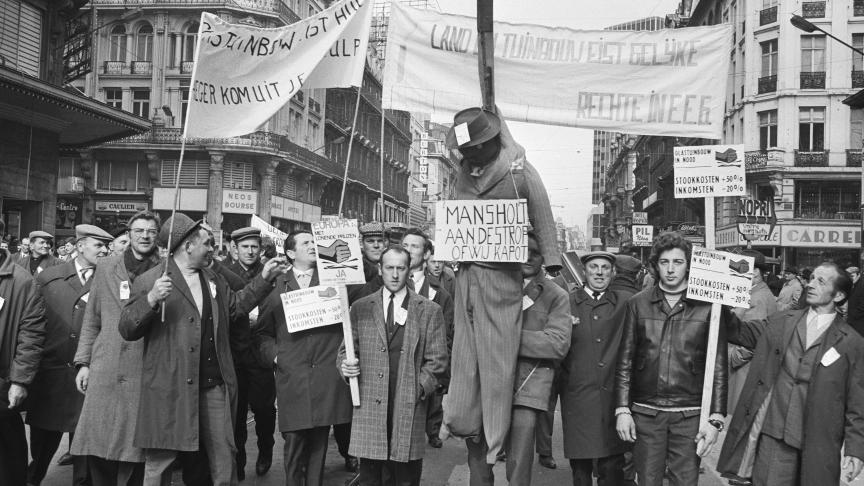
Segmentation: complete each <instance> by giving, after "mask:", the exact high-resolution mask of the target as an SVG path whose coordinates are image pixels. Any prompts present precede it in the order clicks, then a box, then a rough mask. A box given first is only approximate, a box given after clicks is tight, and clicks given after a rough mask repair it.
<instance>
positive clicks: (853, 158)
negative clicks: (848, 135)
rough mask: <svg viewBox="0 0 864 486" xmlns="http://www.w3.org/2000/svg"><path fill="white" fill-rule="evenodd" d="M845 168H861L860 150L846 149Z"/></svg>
mask: <svg viewBox="0 0 864 486" xmlns="http://www.w3.org/2000/svg"><path fill="white" fill-rule="evenodd" d="M846 167H858V168H860V167H861V149H846Z"/></svg>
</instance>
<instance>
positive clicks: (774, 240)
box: [714, 224, 782, 257]
mask: <svg viewBox="0 0 864 486" xmlns="http://www.w3.org/2000/svg"><path fill="white" fill-rule="evenodd" d="M781 232H782V230H781V226H780V225H775V226H774V229H773V230H772V231H771V234H770V235H768V236H760V237H759V238H756V239H754V240H751V241H750V242H748V241H747V240H746V239H745V238H744V237H743V236H742V235H741V233H739V232H738V225H737V224H734V225H732V226H729V227H726V228H723V229H719V230H717V231H716V232H715V233H714V247H715V248H717V249H718V250H725V251H733V250H738V249H743V248H747V247H748V243H749V246H750V247H751V248H755V249H757V250H759V251H761V252H762V253H764V254H765V256H770V257H776V256H778V254H779V251H780V234H781Z"/></svg>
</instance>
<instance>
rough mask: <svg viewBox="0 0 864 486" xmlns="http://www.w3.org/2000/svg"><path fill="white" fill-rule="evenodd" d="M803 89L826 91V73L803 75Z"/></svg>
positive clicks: (813, 72)
mask: <svg viewBox="0 0 864 486" xmlns="http://www.w3.org/2000/svg"><path fill="white" fill-rule="evenodd" d="M801 89H825V71H812V72H807V73H801Z"/></svg>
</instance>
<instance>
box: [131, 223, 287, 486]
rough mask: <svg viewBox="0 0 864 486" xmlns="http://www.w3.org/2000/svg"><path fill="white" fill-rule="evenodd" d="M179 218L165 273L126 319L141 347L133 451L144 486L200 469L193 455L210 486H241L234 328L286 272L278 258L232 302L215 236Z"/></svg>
mask: <svg viewBox="0 0 864 486" xmlns="http://www.w3.org/2000/svg"><path fill="white" fill-rule="evenodd" d="M174 219H175V221H176V222H175V224H173V225H172V224H171V220H170V219H169V220H168V221H166V222H165V225H164V226H163V227H162V231H161V233H160V238H159V239H160V240H161V242H162V243H163V244H165V245H166V246H165V248H166V249H167V250H168V251H169V258H168V271H167V272H164V270H163V269H162V268H161V267H157V268H152V269H150V270H148V271H147V272H146V273H145V274H143V275H141V276H140V277H139V278H138V279H136V281H135V283H134V284H133V286H132V298H131V299H130V300H129V302H128V303H127V304H126V305H125V307H124V308H123V313H122V314H121V316H120V326H119V328H120V335H121V336H123V338H124V339H127V340H129V341H135V340H139V339H142V338H143V339H144V365H143V368H142V374H141V381H142V386H141V406H140V407H139V408H138V420H137V422H136V426H135V441H134V444H135V445H136V446H138V447H141V448H143V449H144V455H145V465H144V484H145V485H147V486H150V485H154V486H155V485H158V484H160V483H161V476H162V474H163V473H164V472H165V471H166V470H167V469H168V468H169V466H170V465H171V464H172V463H173V462H174V460H175V459H179V460H180V462H181V464H182V465H183V468H184V469H185V470H192V469H194V468H195V467H196V464H195V461H194V460H190V459H192V458H193V457H194V458H196V459H197V456H196V455H191V454H189V453H190V452H195V451H199V450H203V451H205V452H206V456H207V459H208V464H209V468H210V474H211V477H212V479H213V483H214V485H217V486H219V485H228V484H236V482H237V475H236V469H235V467H236V463H235V461H234V449H235V445H234V440H233V439H234V434H233V433H232V432H233V427H232V423H233V417H234V413H236V405H237V401H236V400H237V395H236V393H237V376H236V375H235V374H234V363H233V359H232V357H231V348H230V340H229V328H230V327H231V326H233V325H236V322H237V321H236V318H237V316H239V315H241V314H247V313H248V312H249V311H250V310H252V309H253V308H254V307H255V306H256V305H258V302H259V301H261V300H263V299H264V297H266V296H267V294H268V293H269V292H270V290H271V289H272V288H273V286H272V284H271V282H272V281H273V279H274V278H275V277H276V276H277V275H278V274H279V273H282V272H284V271H285V270H286V267H285V264H284V261H283V260H282V259H273V260H271V261H269V262H267V264H266V265H265V266H264V268H263V270H262V272H261V275H259V276H257V277H255V279H254V280H253V281H252V283H250V284H249V285H247V286H246V288H245V289H243V290H242V291H240V292H236V293H235V292H234V291H232V290H231V289H230V288H229V287H228V284H227V283H226V282H225V279H224V278H223V277H222V276H220V275H217V274H215V273H214V272H213V271H212V270H211V269H209V268H207V267H208V265H209V264H210V260H211V259H212V253H213V234H212V232H211V231H210V229H209V228H208V227H207V226H206V225H205V224H204V223H203V221H197V222H195V221H192V220H191V219H190V218H189V217H188V216H186V215H185V214H183V213H176V215H175V216H174ZM169 228H172V229H173V231H172V232H171V233H170V235H169ZM169 240H170V244H169ZM175 287H176V288H175ZM162 312H164V313H165V317H164V318H162V317H161V313H162Z"/></svg>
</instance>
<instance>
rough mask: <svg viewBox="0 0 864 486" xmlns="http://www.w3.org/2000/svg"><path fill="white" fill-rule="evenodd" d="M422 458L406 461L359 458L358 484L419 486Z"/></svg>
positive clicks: (362, 485)
mask: <svg viewBox="0 0 864 486" xmlns="http://www.w3.org/2000/svg"><path fill="white" fill-rule="evenodd" d="M422 473H423V459H417V460H416V461H408V462H396V461H378V460H375V459H365V458H361V459H360V486H420V476H421V475H422Z"/></svg>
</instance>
